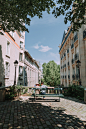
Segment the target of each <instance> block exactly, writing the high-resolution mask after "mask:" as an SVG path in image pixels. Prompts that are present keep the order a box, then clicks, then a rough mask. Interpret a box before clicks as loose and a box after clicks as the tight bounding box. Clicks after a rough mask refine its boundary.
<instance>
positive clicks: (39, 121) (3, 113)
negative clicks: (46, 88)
mask: <svg viewBox="0 0 86 129" xmlns="http://www.w3.org/2000/svg"><path fill="white" fill-rule="evenodd" d="M64 111H65V109H64V108H61V107H52V108H51V107H50V106H44V105H42V104H41V103H34V102H23V101H19V100H16V101H6V102H0V129H3V128H6V129H10V128H13V129H14V128H15V129H17V128H20V129H22V128H23V129H45V128H46V129H86V126H84V122H86V121H81V120H80V119H79V118H77V117H76V116H72V115H67V114H66V113H64ZM25 127H26V128H25Z"/></svg>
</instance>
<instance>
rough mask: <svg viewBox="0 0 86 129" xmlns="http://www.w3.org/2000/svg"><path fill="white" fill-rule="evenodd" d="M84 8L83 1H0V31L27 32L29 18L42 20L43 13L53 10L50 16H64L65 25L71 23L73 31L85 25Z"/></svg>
mask: <svg viewBox="0 0 86 129" xmlns="http://www.w3.org/2000/svg"><path fill="white" fill-rule="evenodd" d="M73 3H74V4H73ZM72 6H73V10H72ZM85 7H86V1H85V0H57V1H56V2H55V1H54V0H0V29H3V30H4V31H13V30H18V31H20V30H21V31H27V32H29V31H28V29H27V28H26V27H25V24H27V25H30V21H31V19H30V17H31V18H32V17H34V16H38V17H39V18H42V13H43V11H47V13H48V14H50V10H51V8H53V11H52V14H54V17H55V18H57V17H58V16H60V15H65V18H64V22H65V24H66V23H67V22H68V21H70V22H71V23H73V30H77V29H78V28H80V27H81V25H82V24H86V20H85V18H84V17H83V16H84V15H85V10H86V9H85ZM23 23H25V24H23Z"/></svg>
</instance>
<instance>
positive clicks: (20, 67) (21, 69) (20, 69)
mask: <svg viewBox="0 0 86 129" xmlns="http://www.w3.org/2000/svg"><path fill="white" fill-rule="evenodd" d="M22 73H23V67H22V66H19V74H22Z"/></svg>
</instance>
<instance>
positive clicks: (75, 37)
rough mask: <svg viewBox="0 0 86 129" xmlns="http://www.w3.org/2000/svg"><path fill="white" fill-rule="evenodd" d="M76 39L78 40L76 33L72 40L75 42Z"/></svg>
mask: <svg viewBox="0 0 86 129" xmlns="http://www.w3.org/2000/svg"><path fill="white" fill-rule="evenodd" d="M76 40H78V34H76V35H75V36H74V42H75V41H76Z"/></svg>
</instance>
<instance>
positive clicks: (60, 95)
mask: <svg viewBox="0 0 86 129" xmlns="http://www.w3.org/2000/svg"><path fill="white" fill-rule="evenodd" d="M47 89H48V88H33V90H34V94H32V96H34V101H36V97H43V96H45V97H59V102H60V97H64V95H63V94H60V90H62V88H54V89H53V90H58V94H47V93H46V94H45V95H41V94H36V90H47ZM55 101H56V99H55Z"/></svg>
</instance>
